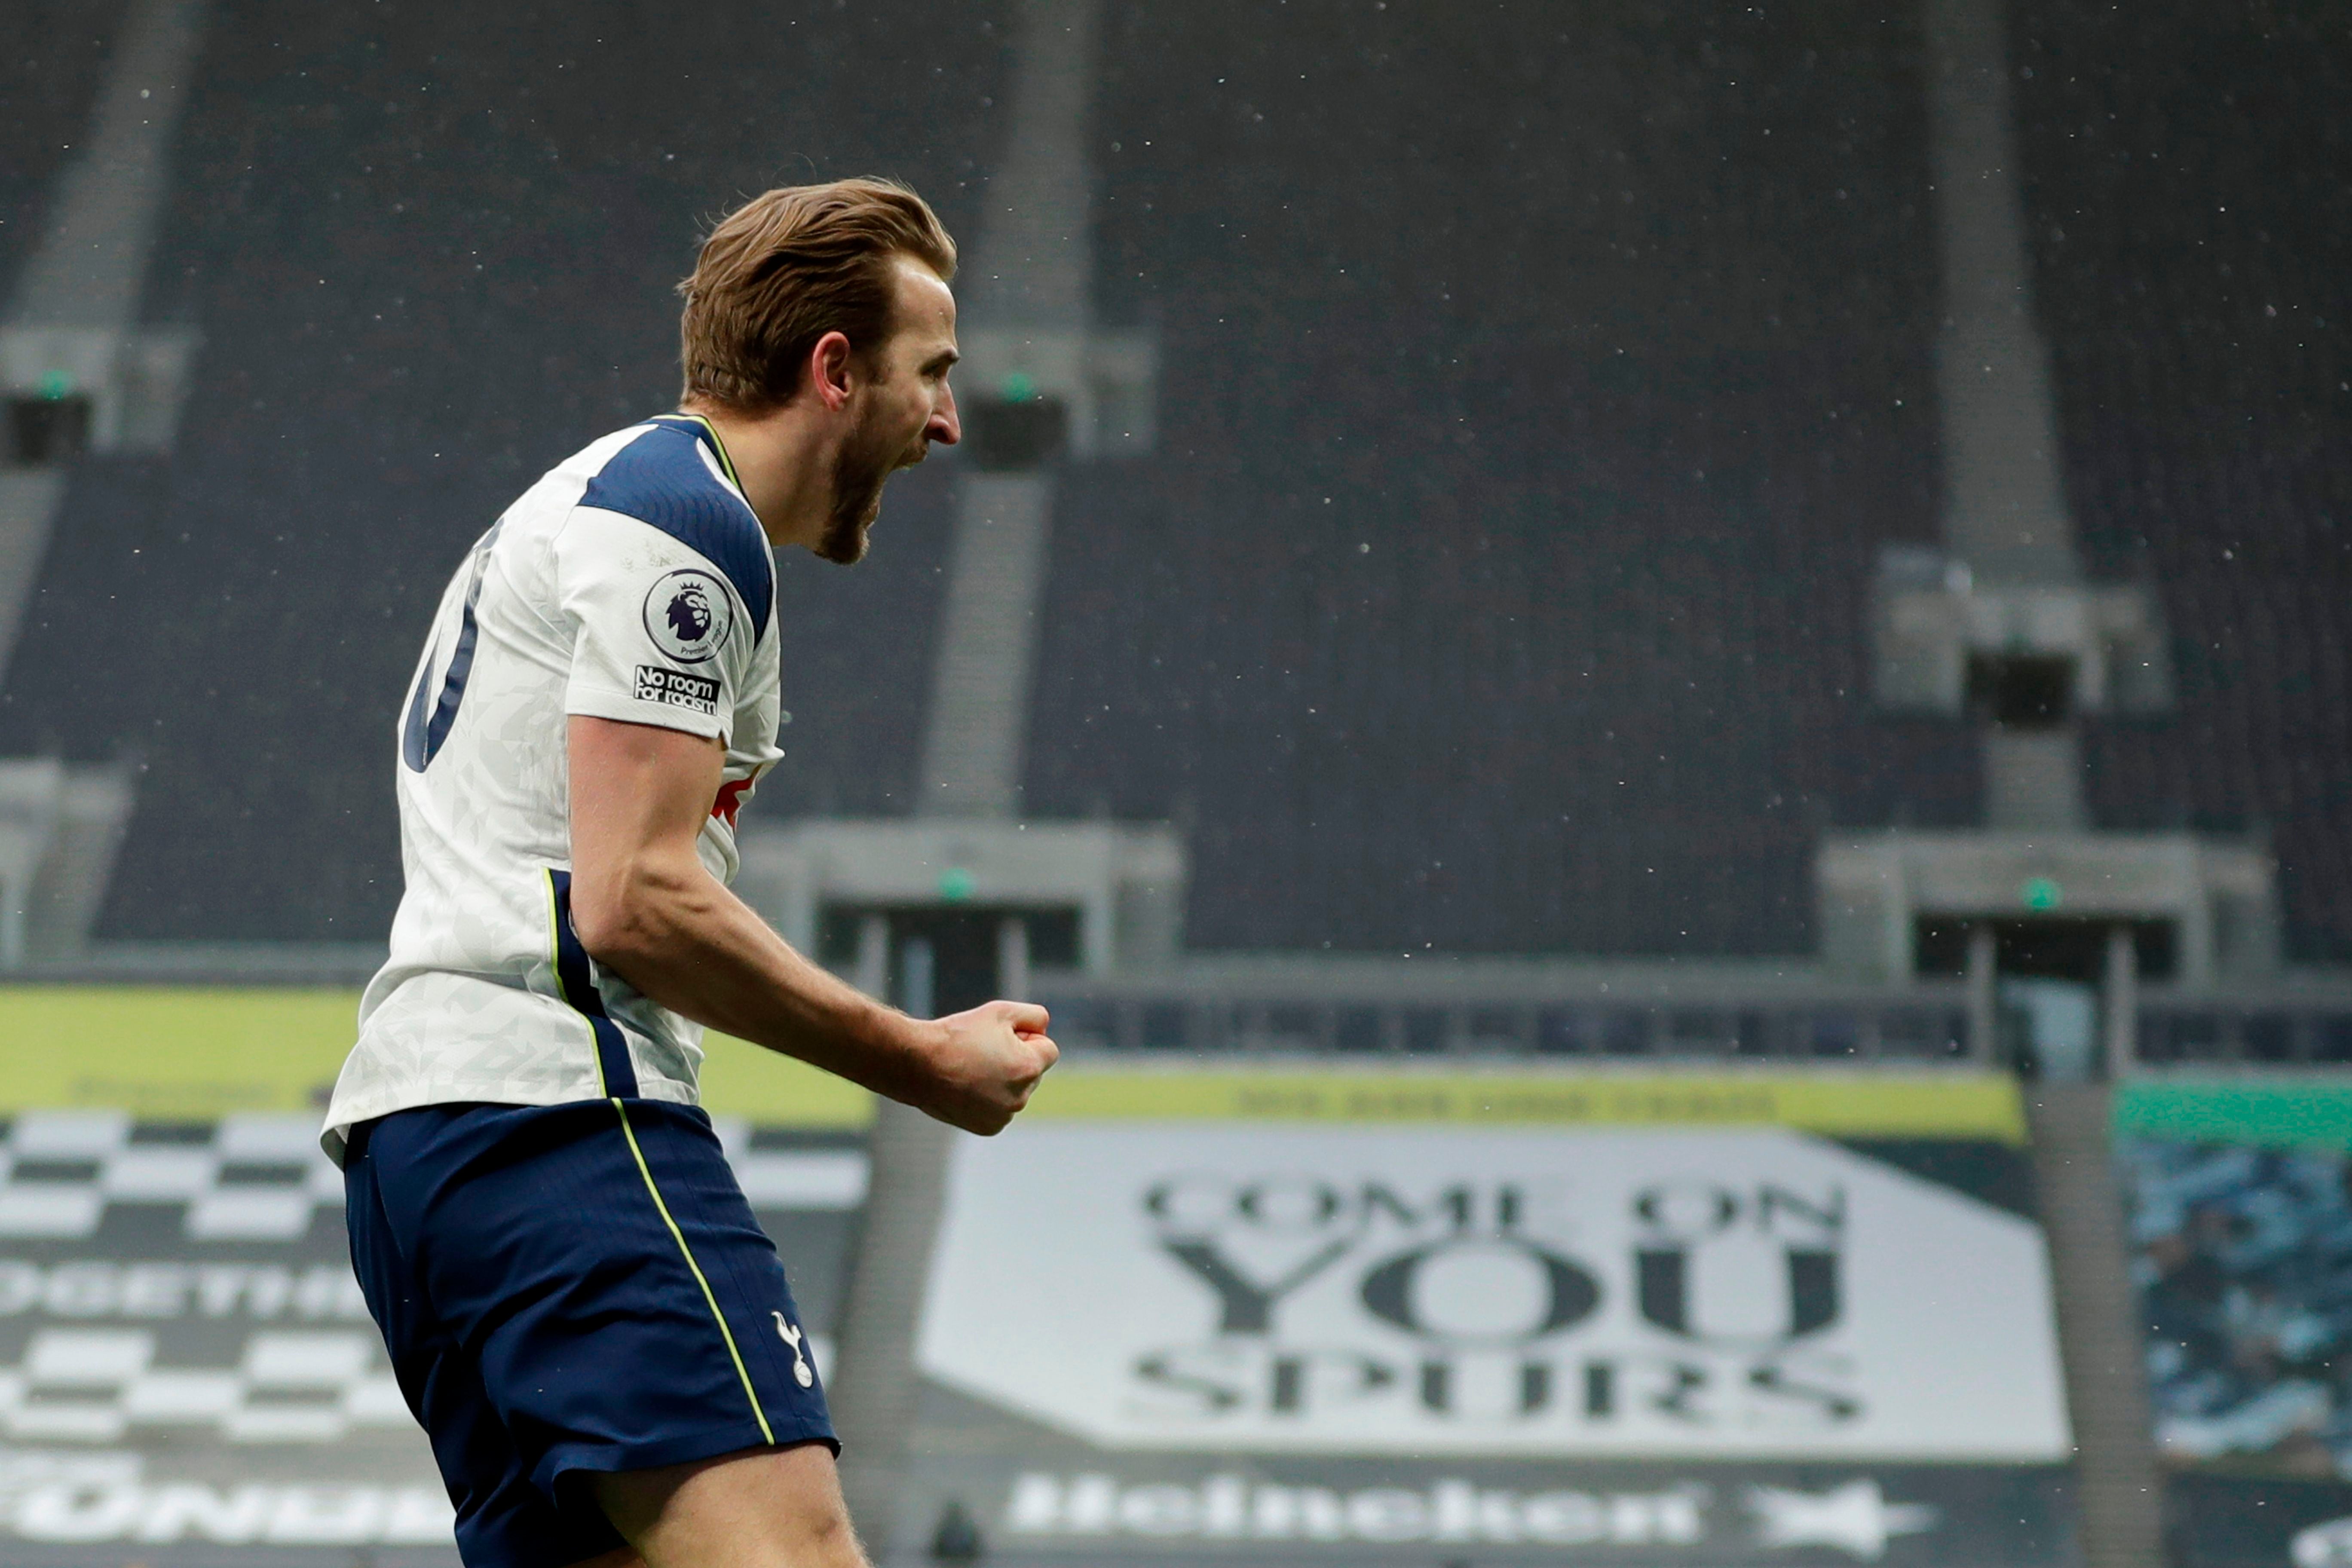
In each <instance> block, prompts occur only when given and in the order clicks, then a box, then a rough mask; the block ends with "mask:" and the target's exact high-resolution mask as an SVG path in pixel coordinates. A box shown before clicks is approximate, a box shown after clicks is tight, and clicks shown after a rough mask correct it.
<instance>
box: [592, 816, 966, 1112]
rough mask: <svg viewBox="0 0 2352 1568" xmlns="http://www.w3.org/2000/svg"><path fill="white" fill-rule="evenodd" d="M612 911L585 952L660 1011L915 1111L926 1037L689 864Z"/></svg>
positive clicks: (928, 1043)
mask: <svg viewBox="0 0 2352 1568" xmlns="http://www.w3.org/2000/svg"><path fill="white" fill-rule="evenodd" d="M614 901H615V902H616V903H617V904H618V905H619V906H620V908H621V909H622V910H624V911H625V912H624V913H623V914H622V915H621V916H620V918H618V919H617V920H615V921H613V922H611V923H612V929H610V930H600V931H597V932H596V933H595V941H594V942H593V943H591V944H590V947H589V951H590V952H592V953H593V954H594V955H595V957H596V960H597V962H598V963H602V964H603V965H604V966H605V967H606V968H608V969H611V970H612V971H614V973H617V974H619V975H620V976H621V977H622V978H623V979H625V980H626V981H627V982H628V983H629V984H632V985H634V986H635V987H636V988H637V989H638V990H639V991H642V992H644V993H645V994H646V995H647V996H649V997H651V998H652V999H653V1000H654V1001H656V1002H658V1003H660V1004H661V1005H663V1006H665V1007H667V1008H669V1009H670V1010H671V1011H673V1012H676V1013H680V1014H683V1015H684V1016H687V1017H688V1018H692V1019H693V1020H695V1021H696V1022H697V1023H699V1024H704V1025H708V1026H709V1027H711V1028H714V1029H718V1030H720V1031H722V1032H723V1033H726V1034H730V1035H734V1036H737V1037H740V1038H742V1039H746V1040H750V1041H751V1042H752V1043H753V1044H755V1045H760V1046H765V1047H768V1048H769V1049H770V1050H773V1051H780V1052H782V1053H783V1054H784V1055H786V1056H790V1057H797V1058H800V1059H801V1060H803V1061H805V1062H808V1063H810V1064H811V1065H813V1066H815V1067H820V1068H824V1069H825V1070H826V1071H827V1072H831V1073H836V1074H838V1075H840V1076H841V1077H843V1078H845V1079H849V1080H850V1081H851V1082H853V1083H856V1084H859V1085H862V1086H863V1087H865V1088H866V1089H872V1090H874V1091H875V1092H876V1093H877V1094H883V1095H887V1096H889V1097H890V1098H891V1099H893V1100H908V1101H910V1102H919V1101H920V1100H922V1099H923V1098H924V1091H925V1090H926V1089H928V1088H929V1086H930V1085H931V1083H932V1082H933V1080H934V1079H935V1078H936V1076H937V1063H936V1062H935V1060H934V1053H935V1051H936V1048H937V1042H936V1041H935V1040H934V1039H933V1038H932V1036H933V1035H934V1034H935V1033H936V1030H935V1029H934V1027H933V1026H930V1025H929V1024H927V1023H923V1022H919V1021H918V1020H916V1019H913V1018H910V1017H908V1016H907V1015H905V1014H904V1013H901V1012H899V1011H898V1009H897V1008H895V1007H889V1006H886V1005H883V1004H882V1003H880V1002H877V1001H876V1000H874V999H873V998H872V997H869V996H867V995H866V994H864V993H863V992H860V991H858V990H857V989H856V987H854V986H851V985H849V984H845V982H843V981H841V980H840V979H838V978H836V977H835V976H834V975H833V974H831V973H827V972H826V971H825V970H824V969H823V968H820V967H819V966H818V965H817V964H815V963H812V962H810V961H809V960H808V959H807V958H804V957H803V956H802V955H801V954H800V953H798V952H794V951H793V948H792V946H791V945H790V944H789V943H787V942H785V941H784V940H783V938H782V937H780V936H778V935H777V934H776V933H775V932H774V931H772V930H771V929H769V927H768V924H767V922H766V921H762V920H761V918H760V917H759V916H758V915H757V914H755V913H754V912H753V911H752V910H751V906H750V905H748V904H746V903H744V902H743V900H740V899H739V898H737V897H736V896H735V895H734V894H733V893H732V892H730V891H729V890H728V889H727V888H726V887H725V886H724V885H722V884H721V883H720V882H719V879H717V878H715V877H713V876H711V875H710V874H709V871H707V870H705V869H704V868H703V867H702V865H701V863H700V862H699V861H697V862H695V863H694V865H693V866H692V867H691V868H675V869H672V870H669V871H667V872H664V873H661V874H658V875H647V876H641V877H639V878H638V879H636V880H635V885H634V886H632V887H630V888H628V889H624V890H620V891H618V892H617V893H616V894H615V895H614ZM587 935H588V933H587V932H585V931H583V941H585V940H586V939H587Z"/></svg>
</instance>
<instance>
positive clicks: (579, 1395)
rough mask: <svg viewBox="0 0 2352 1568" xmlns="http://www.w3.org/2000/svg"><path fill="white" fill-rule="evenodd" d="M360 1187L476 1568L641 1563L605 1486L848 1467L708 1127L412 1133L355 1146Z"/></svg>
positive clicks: (398, 1337)
mask: <svg viewBox="0 0 2352 1568" xmlns="http://www.w3.org/2000/svg"><path fill="white" fill-rule="evenodd" d="M343 1183H344V1190H345V1194H346V1198H347V1202H346V1204H345V1207H344V1214H345V1218H346V1223H347V1224H348V1225H349V1226H350V1227H351V1236H352V1267H353V1268H354V1269H355V1270H356V1271H357V1272H358V1274H359V1280H360V1288H361V1289H362V1291H364V1292H365V1293H366V1296H367V1302H368V1310H370V1311H371V1312H373V1313H374V1315H375V1321H376V1324H377V1326H378V1327H380V1328H382V1329H383V1342H384V1345H385V1347H386V1348H387V1349H388V1350H390V1351H391V1352H392V1364H393V1370H394V1373H395V1374H396V1375H397V1376H398V1378H399V1380H400V1388H401V1392H402V1393H403V1394H406V1395H407V1398H408V1407H409V1409H411V1410H413V1411H415V1413H416V1418H417V1420H418V1421H419V1422H421V1423H423V1425H424V1426H425V1433H426V1434H427V1435H428V1436H430V1437H431V1438H432V1441H433V1457H434V1458H435V1459H436V1461H438V1463H439V1464H440V1467H441V1475H442V1479H444V1480H446V1482H447V1483H448V1487H449V1498H450V1500H451V1501H452V1502H453V1503H455V1504H456V1505H457V1550H458V1553H459V1555H460V1556H462V1557H463V1558H464V1559H465V1561H466V1563H467V1564H468V1568H562V1565H564V1564H567V1563H576V1562H578V1561H579V1560H580V1559H582V1558H583V1557H593V1556H594V1555H596V1554H597V1553H598V1552H609V1551H611V1550H613V1549H614V1547H617V1546H620V1545H622V1544H623V1542H622V1540H621V1537H620V1535H619V1534H618V1532H616V1531H614V1529H613V1527H612V1525H611V1524H610V1523H609V1522H608V1521H606V1520H605V1518H604V1511H603V1510H601V1509H600V1508H598V1507H597V1505H596V1501H595V1499H594V1497H593V1495H592V1492H591V1489H589V1488H588V1487H586V1486H585V1485H583V1484H580V1478H581V1477H582V1476H583V1474H585V1473H594V1472H604V1471H615V1470H643V1469H650V1468H655V1467H657V1466H661V1465H675V1464H682V1463H685V1462H686V1461H688V1460H690V1459H706V1458H713V1457H714V1456H717V1455H719V1454H729V1453H734V1452H736V1451H738V1450H740V1449H745V1448H758V1447H771V1446H775V1447H783V1446H789V1445H792V1444H795V1443H824V1444H826V1445H828V1446H829V1447H833V1448H834V1450H835V1452H838V1451H839V1450H840V1445H839V1444H838V1443H836V1442H835V1440H834V1436H833V1422H832V1419H831V1417H830V1416H829V1415H827V1414H826V1412H825V1405H824V1389H823V1387H822V1386H820V1385H819V1384H818V1382H817V1380H816V1375H815V1374H816V1368H815V1365H814V1363H813V1362H811V1361H810V1360H809V1357H808V1352H807V1348H806V1346H805V1344H804V1343H803V1341H802V1336H801V1328H800V1321H801V1320H800V1313H799V1311H798V1310H796V1309H795V1308H794V1307H793V1297H792V1292H791V1290H790V1289H788V1288H787V1287H786V1286H785V1284H784V1269H783V1265H782V1263H781V1262H780V1261H778V1259H777V1258H776V1248H775V1246H774V1244H773V1243H772V1242H770V1241H769V1239H768V1237H767V1236H766V1234H765V1233H764V1232H762V1231H761V1229H760V1226H759V1223H758V1221H756V1220H754V1219H753V1218H752V1217H751V1205H749V1204H748V1203H746V1202H745V1201H744V1199H743V1194H742V1190H741V1189H740V1187H738V1186H737V1185H736V1183H735V1174H734V1172H733V1171H732V1170H730V1168H729V1167H728V1164H727V1160H726V1157H725V1155H724V1154H722V1153H721V1152H720V1150H719V1140H718V1138H717V1137H716V1136H715V1135H714V1134H713V1133H712V1132H711V1131H710V1120H709V1117H707V1116H705V1115H704V1114H703V1113H702V1112H701V1111H700V1110H695V1109H693V1108H692V1107H689V1106H682V1105H672V1104H668V1103H667V1102H664V1101H659V1100H586V1101H582V1102H579V1103H575V1104H569V1105H549V1106H522V1105H436V1106H427V1107H425V1108H423V1109H420V1110H403V1111H396V1112H394V1114H392V1115H390V1116H386V1117H382V1118H380V1119H378V1120H376V1121H371V1122H366V1123H363V1124H362V1125H361V1126H359V1127H355V1128H353V1129H352V1138H351V1148H350V1152H349V1153H348V1155H347V1156H346V1158H345V1161H344V1166H343ZM567 1478H572V1479H569V1480H567Z"/></svg>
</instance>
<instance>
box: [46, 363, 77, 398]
mask: <svg viewBox="0 0 2352 1568" xmlns="http://www.w3.org/2000/svg"><path fill="white" fill-rule="evenodd" d="M72 392H73V377H72V376H70V375H68V374H66V373H65V372H64V371H61V370H49V371H43V372H42V373H41V384H40V394H41V395H42V396H43V397H44V398H46V399H47V400H48V401H49V402H51V403H56V402H58V401H60V400H62V399H64V398H65V397H67V396H68V395H70V394H71V393H72Z"/></svg>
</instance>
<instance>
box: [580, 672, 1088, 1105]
mask: <svg viewBox="0 0 2352 1568" xmlns="http://www.w3.org/2000/svg"><path fill="white" fill-rule="evenodd" d="M569 723H570V726H571V730H570V746H571V756H572V922H573V924H574V925H575V926H576V927H577V928H578V931H579V934H580V942H581V945H582V946H583V947H585V948H586V949H587V950H588V952H589V955H590V956H591V957H593V958H594V959H595V960H596V962H597V963H601V964H604V966H605V967H606V968H608V969H611V970H613V971H614V973H618V974H620V975H621V976H622V977H623V978H625V980H627V981H628V983H629V984H632V985H634V986H635V987H636V988H637V989H638V990H640V991H642V992H644V993H645V994H646V995H647V996H650V997H652V998H653V999H654V1000H655V1001H656V1002H658V1003H660V1004H661V1005H663V1006H665V1007H667V1008H670V1009H671V1010H673V1011H675V1012H678V1013H682V1014H684V1015H685V1016H688V1017H689V1018H692V1019H694V1020H695V1021H697V1022H698V1023H702V1024H707V1025H709V1026H711V1027H712V1028H714V1029H719V1030H723V1031H724V1032H726V1033H728V1034H730V1035H735V1036H739V1037H741V1038H743V1039H747V1040H751V1041H752V1042H754V1043H755V1044H758V1045H762V1046H765V1047H768V1048H769V1049H770V1050H773V1051H781V1052H782V1053H783V1054H784V1055H786V1056H792V1057H798V1058H800V1059H801V1060H803V1061H805V1062H809V1063H812V1064H814V1066H817V1067H821V1068H824V1069H825V1070H826V1071H827V1072H832V1073H838V1074H839V1075H840V1076H841V1077H843V1078H845V1079H849V1080H850V1081H851V1082H853V1083H856V1084H862V1085H864V1086H865V1087H866V1088H867V1089H872V1090H874V1091H875V1092H876V1093H877V1094H886V1095H888V1096H889V1097H890V1098H891V1099H893V1100H904V1101H905V1102H906V1103H907V1104H908V1105H912V1106H914V1107H916V1108H917V1109H919V1110H925V1111H928V1112H929V1113H930V1114H931V1115H933V1116H936V1117H938V1118H939V1119H940V1121H946V1122H949V1123H951V1124H952V1125H954V1126H957V1127H961V1128H963V1129H964V1130H965V1131H971V1132H982V1133H987V1132H995V1131H1000V1130H1001V1129H1003V1126H1004V1124H1005V1123H1006V1122H1008V1121H1011V1120H1012V1119H1013V1113H1014V1112H1016V1111H1018V1110H1020V1109H1021V1108H1022V1107H1023V1106H1024V1105H1025V1104H1027V1103H1028V1101H1029V1095H1030V1092H1031V1091H1032V1090H1033V1089H1035V1088H1036V1087H1037V1080H1038V1079H1040V1078H1042V1077H1044V1076H1045V1069H1046V1068H1050V1067H1052V1066H1053V1065H1054V1062H1055V1058H1057V1057H1058V1056H1059V1055H1060V1052H1059V1051H1058V1050H1057V1049H1056V1048H1055V1045H1054V1042H1053V1041H1052V1040H1050V1039H1048V1038H1046V1037H1045V1025H1046V1016H1045V1009H1044V1008H1043V1007H1039V1006H1036V1005H1032V1004H1029V1003H1024V1002H991V1003H988V1004H987V1005H983V1006H980V1007H975V1008H973V1009H972V1010H971V1012H969V1013H959V1014H957V1015H955V1016H953V1017H949V1018H941V1019H939V1020H936V1021H926V1020H920V1019H916V1018H910V1017H908V1016H907V1015H906V1014H904V1013H901V1012H899V1011H898V1009H897V1008H895V1007H887V1006H885V1005H882V1004H881V1003H879V1002H877V1001H875V1000H873V999H872V998H871V997H868V996H866V994H863V993H862V992H860V991H858V990H856V988H855V987H853V986H850V985H847V984H843V983H842V982H841V981H839V980H837V979H835V977H834V976H833V975H831V974H829V973H826V972H825V971H824V970H823V969H821V968H819V967H818V966H817V965H815V964H814V963H810V962H809V961H808V960H807V959H805V958H803V957H802V956H801V955H800V954H799V953H797V952H793V949H792V948H791V946H790V945H789V944H787V943H786V942H784V940H783V938H782V937H780V936H778V935H777V934H776V933H775V932H774V931H772V930H770V929H769V927H768V924H767V922H766V921H762V920H761V919H760V917H759V916H758V915H756V914H754V913H753V912H752V911H751V907H750V906H749V905H747V904H746V903H744V902H743V900H740V899H739V898H737V897H736V896H735V895H734V894H733V893H731V892H730V891H728V889H726V887H725V886H723V885H722V884H721V883H720V882H719V879H717V878H715V877H713V876H712V875H711V874H710V873H709V871H708V870H707V869H705V868H704V867H703V864H702V861H701V859H700V858H699V857H698V856H697V855H696V853H695V841H696V839H697V837H698V836H699V835H700V833H701V831H702V825H703V822H704V821H705V820H706V819H707V818H708V817H709V815H710V805H711V802H712V800H713V799H714V798H716V796H717V795H718V793H719V776H720V772H721V768H722V764H723V763H724V761H725V755H726V754H725V752H724V751H723V750H722V749H721V747H720V746H719V742H716V741H712V740H706V739H704V738H703V737H701V736H699V735H690V734H688V733H686V732H685V731H678V730H664V729H659V728H656V727H654V726H652V725H646V724H625V723H620V722H617V721H613V720H610V719H591V718H586V717H583V716H581V715H578V714H574V715H573V716H572V718H571V720H570V721H569Z"/></svg>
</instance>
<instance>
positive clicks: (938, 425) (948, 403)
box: [923, 387, 963, 447]
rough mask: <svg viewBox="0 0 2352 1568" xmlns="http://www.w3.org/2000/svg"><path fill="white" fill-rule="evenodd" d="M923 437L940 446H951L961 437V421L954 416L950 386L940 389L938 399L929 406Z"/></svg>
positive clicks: (952, 391) (954, 406) (954, 410)
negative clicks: (929, 416)
mask: <svg viewBox="0 0 2352 1568" xmlns="http://www.w3.org/2000/svg"><path fill="white" fill-rule="evenodd" d="M923 439H925V440H926V441H936V442H938V443H939V444H940V446H942V447H952V446H954V445H955V444H956V443H957V442H959V441H961V440H962V439H963V422H962V421H961V419H958V418H957V417H956V405H955V391H954V389H953V388H952V387H942V388H940V400H939V402H938V403H937V404H935V405H933V406H932V408H931V418H930V423H929V424H928V425H925V426H923Z"/></svg>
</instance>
